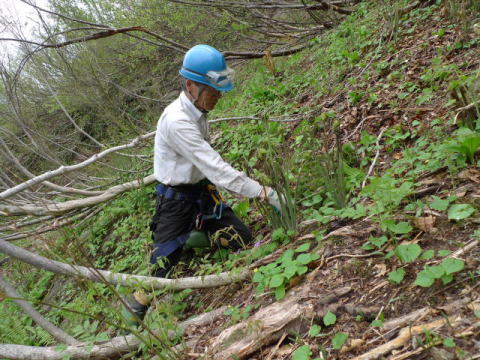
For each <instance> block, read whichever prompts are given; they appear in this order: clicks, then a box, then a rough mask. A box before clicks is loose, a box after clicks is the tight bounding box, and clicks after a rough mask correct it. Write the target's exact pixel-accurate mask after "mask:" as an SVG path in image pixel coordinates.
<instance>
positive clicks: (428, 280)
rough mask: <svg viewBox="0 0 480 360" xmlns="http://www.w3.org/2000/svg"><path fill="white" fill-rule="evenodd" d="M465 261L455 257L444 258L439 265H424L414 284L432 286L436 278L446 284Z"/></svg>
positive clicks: (461, 268)
mask: <svg viewBox="0 0 480 360" xmlns="http://www.w3.org/2000/svg"><path fill="white" fill-rule="evenodd" d="M464 266H465V263H464V261H463V260H460V259H455V258H447V259H444V260H443V261H442V262H441V263H440V265H436V266H425V267H424V268H423V270H422V271H420V272H419V273H418V275H417V278H416V279H415V284H416V285H418V286H421V287H429V286H432V285H433V284H434V282H435V280H437V279H441V280H442V282H443V284H444V285H445V284H448V283H449V282H451V281H452V280H453V274H454V273H456V272H459V271H461V270H463V268H464Z"/></svg>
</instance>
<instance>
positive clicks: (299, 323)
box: [209, 282, 351, 360]
mask: <svg viewBox="0 0 480 360" xmlns="http://www.w3.org/2000/svg"><path fill="white" fill-rule="evenodd" d="M308 284H309V282H308V283H307V284H306V285H303V286H302V287H300V288H295V291H293V290H292V291H290V292H289V293H288V294H287V296H286V297H285V299H283V300H282V301H280V302H275V303H273V304H271V305H269V306H266V307H264V308H262V309H261V310H259V311H258V312H257V313H256V314H254V315H253V316H251V317H250V318H248V319H247V320H245V321H242V322H241V323H239V324H236V325H234V326H231V327H229V328H227V329H225V330H224V331H223V332H222V333H220V335H218V336H217V337H216V338H214V339H213V340H212V342H211V345H210V346H209V348H210V354H209V355H210V356H212V357H213V359H215V360H224V359H231V358H235V359H237V358H238V359H245V358H248V356H249V355H250V354H252V353H254V352H256V351H257V350H259V349H261V348H262V347H264V346H267V345H269V344H271V343H273V342H275V341H278V340H279V339H280V338H281V337H282V336H283V335H284V334H286V333H287V334H288V333H301V332H304V331H306V330H307V329H308V327H309V326H310V324H311V320H312V319H313V318H319V317H321V316H323V315H324V314H325V313H326V312H327V310H328V309H333V308H335V309H336V310H337V311H346V309H345V307H344V306H343V305H341V304H332V305H330V306H329V304H331V303H333V302H338V299H339V298H340V297H341V296H344V295H346V294H348V293H349V292H350V291H351V288H349V287H348V288H340V289H336V290H334V291H333V292H332V294H328V295H323V296H322V295H319V294H316V293H315V291H314V289H311V288H310V287H309V285H308Z"/></svg>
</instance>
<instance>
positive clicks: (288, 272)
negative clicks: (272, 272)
mask: <svg viewBox="0 0 480 360" xmlns="http://www.w3.org/2000/svg"><path fill="white" fill-rule="evenodd" d="M296 272H297V266H296V265H290V266H288V267H286V268H285V271H284V273H283V275H285V277H286V278H287V279H290V278H292V277H293V276H295V274H296Z"/></svg>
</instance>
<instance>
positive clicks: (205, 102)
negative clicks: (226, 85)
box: [187, 81, 222, 111]
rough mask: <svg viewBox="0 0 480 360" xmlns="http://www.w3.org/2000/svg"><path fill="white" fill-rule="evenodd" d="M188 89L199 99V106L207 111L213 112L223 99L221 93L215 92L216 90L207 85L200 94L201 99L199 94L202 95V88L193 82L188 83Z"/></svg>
mask: <svg viewBox="0 0 480 360" xmlns="http://www.w3.org/2000/svg"><path fill="white" fill-rule="evenodd" d="M189 82H190V84H189ZM187 87H189V90H190V93H191V94H192V95H193V96H194V97H195V98H197V105H198V106H200V107H201V108H202V109H204V110H207V111H210V110H213V108H214V107H215V105H217V102H218V100H220V98H221V97H222V92H221V91H218V90H215V89H214V88H212V87H210V86H206V85H205V88H204V90H203V91H202V93H201V94H200V97H198V94H199V93H200V87H199V86H198V85H197V84H195V83H194V82H193V81H187Z"/></svg>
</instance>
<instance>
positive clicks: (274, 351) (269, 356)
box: [265, 332, 287, 360]
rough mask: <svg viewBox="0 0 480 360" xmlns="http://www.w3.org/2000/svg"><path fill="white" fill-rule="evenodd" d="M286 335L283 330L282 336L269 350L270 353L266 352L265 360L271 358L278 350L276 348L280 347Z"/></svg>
mask: <svg viewBox="0 0 480 360" xmlns="http://www.w3.org/2000/svg"><path fill="white" fill-rule="evenodd" d="M286 337H287V333H286V332H284V333H283V335H282V337H281V338H280V340H278V342H277V345H275V347H274V348H273V349H272V351H270V354H268V356H267V358H266V359H265V360H271V359H272V357H273V355H275V353H276V352H277V351H278V348H279V347H280V344H281V343H282V342H283V340H285V338H286Z"/></svg>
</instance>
